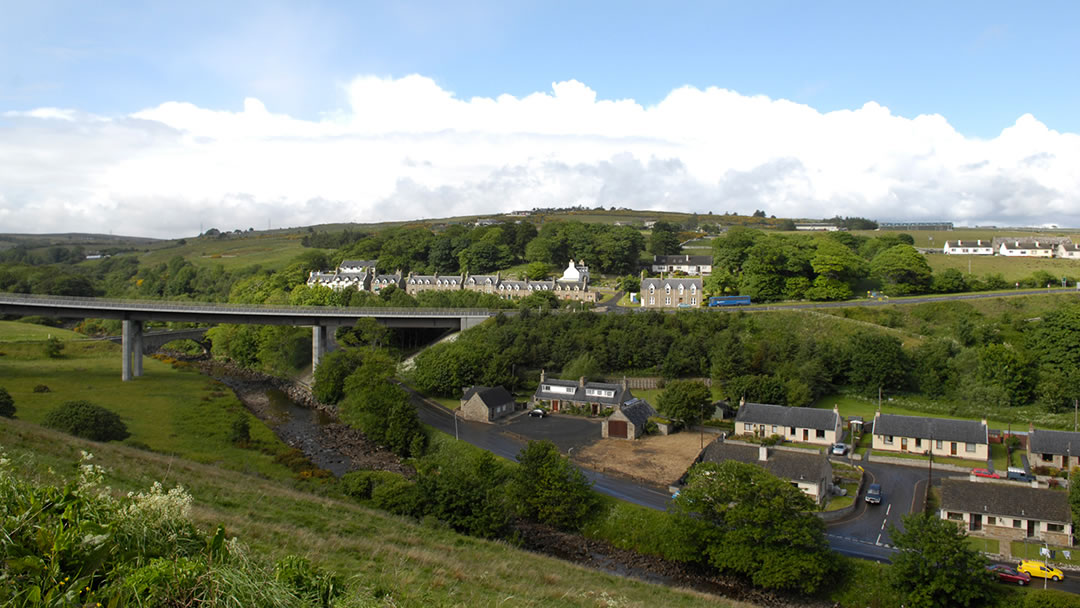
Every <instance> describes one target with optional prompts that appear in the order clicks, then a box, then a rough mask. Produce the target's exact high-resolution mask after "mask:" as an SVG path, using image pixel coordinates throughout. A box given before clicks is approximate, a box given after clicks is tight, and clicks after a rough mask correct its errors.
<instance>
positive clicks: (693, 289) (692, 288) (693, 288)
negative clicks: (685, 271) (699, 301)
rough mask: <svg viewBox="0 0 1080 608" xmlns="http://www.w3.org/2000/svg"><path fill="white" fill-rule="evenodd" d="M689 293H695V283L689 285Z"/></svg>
mask: <svg viewBox="0 0 1080 608" xmlns="http://www.w3.org/2000/svg"><path fill="white" fill-rule="evenodd" d="M690 293H697V285H693V284H691V285H690Z"/></svg>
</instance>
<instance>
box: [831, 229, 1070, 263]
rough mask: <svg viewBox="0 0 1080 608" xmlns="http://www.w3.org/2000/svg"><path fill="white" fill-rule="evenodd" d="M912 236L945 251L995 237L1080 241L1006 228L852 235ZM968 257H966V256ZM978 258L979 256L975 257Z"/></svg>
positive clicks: (1051, 232) (1057, 233)
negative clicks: (950, 243) (948, 245)
mask: <svg viewBox="0 0 1080 608" xmlns="http://www.w3.org/2000/svg"><path fill="white" fill-rule="evenodd" d="M901 232H902V233H904V234H910V235H911V238H913V239H915V246H916V247H920V248H930V249H943V248H944V247H945V241H960V240H963V241H977V240H979V239H982V240H983V241H991V240H993V239H994V238H995V237H1020V238H1027V237H1031V238H1038V237H1040V236H1043V237H1046V236H1071V237H1073V240H1074V241H1076V240H1078V239H1080V231H1077V230H1040V231H1037V232H1036V231H1030V230H1029V231H1023V230H1019V231H1018V230H1009V229H1005V228H956V229H955V230H891V229H890V230H884V229H883V230H853V231H852V234H858V235H862V236H868V237H871V238H873V237H875V236H881V235H883V234H890V233H892V234H898V233H901ZM965 257H966V256H965ZM974 257H978V256H974Z"/></svg>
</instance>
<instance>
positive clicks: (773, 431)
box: [772, 424, 778, 435]
mask: <svg viewBox="0 0 1080 608" xmlns="http://www.w3.org/2000/svg"><path fill="white" fill-rule="evenodd" d="M772 434H773V435H776V434H778V433H777V432H776V425H775V424H774V425H772Z"/></svg>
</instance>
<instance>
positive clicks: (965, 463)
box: [874, 451, 986, 469]
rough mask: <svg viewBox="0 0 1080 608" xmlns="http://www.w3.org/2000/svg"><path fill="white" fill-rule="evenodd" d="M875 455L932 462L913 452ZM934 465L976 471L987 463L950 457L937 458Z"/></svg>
mask: <svg viewBox="0 0 1080 608" xmlns="http://www.w3.org/2000/svg"><path fill="white" fill-rule="evenodd" d="M874 454H875V455H876V456H875V458H876V457H877V456H882V457H888V458H904V459H907V460H921V461H923V462H925V463H929V462H930V458H929V457H928V456H923V455H922V454H912V453H911V452H885V451H878V452H874ZM934 463H935V464H951V465H953V466H957V467H965V468H967V467H970V468H973V469H975V468H980V469H981V468H986V462H985V461H982V460H967V459H964V458H952V457H950V456H935V457H934Z"/></svg>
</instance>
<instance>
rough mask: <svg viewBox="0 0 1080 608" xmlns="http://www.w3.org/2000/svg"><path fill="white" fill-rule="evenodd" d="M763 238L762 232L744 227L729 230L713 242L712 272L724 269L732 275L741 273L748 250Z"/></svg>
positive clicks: (734, 227) (733, 227)
mask: <svg viewBox="0 0 1080 608" xmlns="http://www.w3.org/2000/svg"><path fill="white" fill-rule="evenodd" d="M764 236H765V233H763V232H762V231H760V230H755V229H753V228H747V227H745V226H732V227H731V228H729V229H728V231H727V233H726V234H725V235H724V236H722V237H720V238H718V239H714V240H713V271H714V272H715V271H716V270H717V269H718V268H726V269H727V270H728V271H730V272H731V273H732V274H736V275H737V274H739V273H740V272H742V266H743V262H744V261H746V256H747V254H748V252H749V251H750V248H751V247H753V246H754V244H755V243H756V242H757V241H758V240H759V239H761V238H763V237H764Z"/></svg>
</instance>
